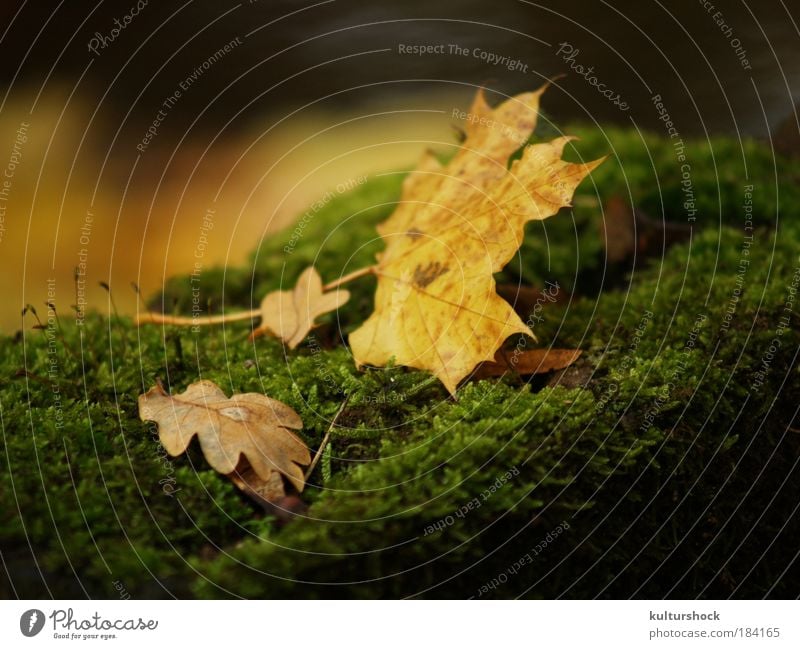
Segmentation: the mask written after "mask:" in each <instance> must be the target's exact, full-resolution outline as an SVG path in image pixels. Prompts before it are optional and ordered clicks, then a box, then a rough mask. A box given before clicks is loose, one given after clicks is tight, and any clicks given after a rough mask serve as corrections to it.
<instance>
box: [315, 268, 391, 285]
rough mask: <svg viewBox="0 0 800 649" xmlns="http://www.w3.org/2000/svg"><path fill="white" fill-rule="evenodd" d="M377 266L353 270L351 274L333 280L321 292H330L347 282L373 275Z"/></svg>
mask: <svg viewBox="0 0 800 649" xmlns="http://www.w3.org/2000/svg"><path fill="white" fill-rule="evenodd" d="M376 268H377V266H366V267H364V268H359V269H358V270H354V271H353V272H352V273H348V274H347V275H342V276H341V277H340V278H339V279H337V280H334V281H332V282H330V283H328V284H325V286H323V287H322V290H323V291H330V290H332V289H334V288H338V287H339V286H341V285H342V284H347V283H348V282H352V281H353V280H354V279H358V278H359V277H364V275H374V274H375V269H376Z"/></svg>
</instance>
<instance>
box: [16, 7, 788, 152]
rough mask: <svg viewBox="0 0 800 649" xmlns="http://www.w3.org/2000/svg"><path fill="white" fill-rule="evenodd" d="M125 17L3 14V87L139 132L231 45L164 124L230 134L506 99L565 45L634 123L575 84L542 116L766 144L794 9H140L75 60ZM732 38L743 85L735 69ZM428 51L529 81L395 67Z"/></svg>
mask: <svg viewBox="0 0 800 649" xmlns="http://www.w3.org/2000/svg"><path fill="white" fill-rule="evenodd" d="M23 5H24V6H23ZM135 6H136V3H135V2H133V1H132V0H124V1H119V2H100V3H91V2H61V3H59V4H58V5H56V4H55V3H52V2H42V1H40V2H33V3H30V2H27V3H22V2H15V1H13V0H9V1H7V2H5V3H3V6H2V9H0V11H2V13H3V16H2V20H3V23H4V28H5V30H6V33H5V36H4V38H3V43H2V51H3V58H4V65H3V66H2V70H0V75H2V81H3V83H4V85H5V86H6V87H9V86H11V85H12V84H13V87H14V88H15V89H18V88H19V86H20V84H25V85H29V86H30V87H31V88H32V89H35V90H38V89H39V88H40V87H41V86H42V85H43V84H48V83H52V82H53V81H54V80H58V81H61V82H63V83H64V84H65V85H66V86H68V87H69V88H70V90H72V89H75V90H76V92H78V93H80V94H81V95H82V96H83V97H85V98H86V100H87V101H88V102H89V103H91V104H92V105H94V106H98V107H99V110H98V116H99V117H102V118H108V119H106V120H101V121H105V123H107V124H108V125H110V126H111V127H113V129H114V131H116V128H117V127H118V126H120V122H121V119H120V118H121V116H122V115H125V114H126V113H127V112H128V111H129V110H131V115H130V117H129V118H128V119H127V120H126V123H125V126H126V127H127V128H131V129H135V128H141V125H142V124H147V123H148V122H149V121H150V119H151V117H152V112H153V110H154V109H155V108H156V107H157V106H159V105H160V104H161V101H162V100H163V98H164V97H165V96H166V95H168V94H169V93H171V92H172V90H173V89H174V88H175V86H176V84H178V83H179V82H180V81H181V80H183V79H184V78H185V77H186V75H187V74H188V73H190V72H191V71H192V70H193V69H194V68H195V66H197V65H198V64H199V63H201V62H202V61H203V60H205V58H206V57H207V56H209V55H211V54H213V52H214V51H216V50H217V49H218V48H219V47H221V46H222V45H223V44H225V43H227V42H229V41H231V40H233V39H235V38H236V37H239V38H240V39H241V40H242V44H241V46H238V47H237V48H236V52H235V55H234V56H227V57H225V59H224V63H223V64H222V65H219V66H216V67H215V69H214V70H213V74H210V75H206V76H207V78H204V79H203V83H198V84H196V87H193V88H192V91H191V93H192V98H191V101H183V102H180V105H178V106H176V108H175V113H176V114H179V115H180V116H181V117H182V118H183V119H187V120H194V119H195V118H197V117H198V115H199V114H200V113H201V112H204V115H203V117H200V119H199V120H198V123H197V126H196V128H199V129H202V128H211V127H212V125H214V126H216V125H218V124H219V123H220V122H221V120H228V119H231V118H234V116H235V119H234V122H233V124H232V126H234V127H245V126H246V125H247V124H248V122H249V121H258V120H260V119H261V118H262V117H263V115H264V114H265V113H274V112H275V110H276V109H278V110H280V111H281V112H288V111H290V110H293V109H296V108H299V107H301V106H303V105H304V104H306V103H308V102H320V104H321V105H322V106H333V107H335V108H337V109H340V108H342V107H344V106H358V105H359V104H361V103H363V102H365V101H367V100H370V99H374V98H376V97H387V96H392V97H397V98H403V97H406V96H407V95H409V94H418V95H427V94H428V93H431V92H436V91H437V90H439V91H441V90H443V89H446V90H453V91H458V92H462V93H463V94H464V95H465V96H467V95H469V94H470V91H469V89H468V88H461V87H460V86H461V85H462V84H465V85H467V86H471V85H474V84H485V85H487V86H489V87H491V88H495V89H497V90H499V91H501V92H504V93H509V94H511V93H515V92H519V91H521V90H524V89H528V88H530V87H531V85H532V84H535V83H536V82H537V81H538V79H537V77H538V78H541V77H549V76H554V75H557V74H561V73H565V72H567V71H568V66H567V64H566V63H564V62H563V61H562V60H561V57H560V56H558V55H556V50H557V49H558V44H559V43H561V42H564V41H567V42H569V43H570V44H571V45H573V46H574V47H575V48H577V49H579V50H580V53H579V55H578V56H577V57H576V61H577V62H579V63H582V64H585V65H587V66H588V65H592V66H594V69H595V73H596V75H597V76H598V78H599V79H600V80H602V81H604V82H606V83H607V85H608V86H609V87H611V88H613V89H615V90H617V91H618V92H619V94H620V95H621V96H622V97H623V98H625V100H626V101H627V102H628V103H629V104H630V106H631V110H630V111H629V112H628V113H624V112H622V111H620V110H619V109H617V108H615V107H614V106H613V105H610V102H606V101H602V100H600V101H598V97H597V92H596V90H595V89H594V88H592V87H590V86H589V84H588V83H586V82H583V81H582V80H579V79H573V80H572V83H569V84H567V85H568V90H569V94H570V95H571V96H567V95H566V94H560V95H559V96H558V97H555V98H553V100H552V102H551V108H552V110H553V111H554V112H556V111H557V112H558V113H559V115H562V116H564V115H566V116H572V117H576V118H592V119H598V120H601V121H609V120H611V121H620V120H622V121H625V120H627V119H635V121H636V122H637V123H638V124H639V125H640V126H641V127H654V126H655V125H656V118H655V114H654V111H653V110H651V109H650V103H649V98H650V97H651V96H652V94H653V93H656V92H657V93H660V94H661V95H663V97H664V98H665V100H666V101H667V103H668V104H669V105H670V107H671V114H672V115H673V116H674V117H677V118H679V119H680V127H681V130H682V132H686V133H703V132H705V131H709V132H720V131H722V132H733V131H735V130H738V131H739V132H741V133H744V134H756V135H764V134H766V133H767V126H768V125H774V124H776V123H777V122H779V121H780V120H781V119H782V118H783V117H785V116H786V115H787V113H788V112H789V111H790V110H791V108H792V105H793V98H794V97H795V96H796V88H797V84H798V76H799V75H800V57H798V56H797V55H796V53H797V51H798V27H797V22H796V18H795V16H794V15H793V13H794V12H795V10H796V9H797V6H796V3H793V2H790V3H785V2H782V1H780V0H776V1H772V0H768V1H767V2H741V1H722V0H719V1H718V2H716V3H711V2H705V3H704V2H703V1H702V0H677V1H673V2H669V3H661V2H658V1H644V2H641V1H640V2H633V1H631V2H603V1H602V0H600V1H597V2H570V3H565V2H527V1H518V0H495V1H493V2H485V1H481V0H462V1H458V2H430V1H422V0H406V1H404V2H375V3H365V2H357V1H351V0H330V1H328V2H313V1H310V2H309V1H297V0H269V1H267V0H257V1H254V2H246V1H245V2H242V3H232V2H230V3H229V2H219V1H216V2H211V1H210V0H205V1H203V0H196V1H194V2H185V3H180V2H162V3H157V2H154V1H152V0H151V2H149V3H148V4H147V5H146V6H145V7H144V8H143V9H141V11H139V13H138V15H135V16H132V17H131V18H132V19H131V22H130V23H129V24H128V25H127V26H126V27H125V28H124V29H123V30H121V32H120V34H119V36H117V38H116V39H115V40H113V42H111V43H109V44H107V46H106V47H105V48H104V49H98V54H93V53H91V52H89V51H88V50H87V44H88V43H89V41H90V40H91V39H92V37H93V36H94V34H95V32H97V33H99V34H101V35H103V36H109V35H110V34H111V30H112V29H113V28H114V27H115V23H114V20H115V19H118V20H120V21H123V19H124V16H126V15H127V14H129V13H130V10H131V9H133V8H134V7H135ZM719 20H722V21H723V24H718V21H719ZM728 27H729V28H730V30H732V33H731V34H730V35H726V32H727V31H728ZM734 39H738V40H739V41H740V43H741V45H740V46H739V47H741V48H742V50H744V51H745V52H746V53H747V56H746V58H747V60H748V61H749V63H750V66H751V67H752V70H747V69H744V68H743V65H742V63H741V61H740V58H739V57H738V56H737V54H736V52H735V47H734V45H735V44H736V43H733V42H732V41H733V40H734ZM435 43H442V44H447V45H449V44H457V45H459V46H462V47H466V48H468V49H470V50H472V49H473V48H476V47H478V48H481V49H483V50H484V51H488V52H493V53H497V54H499V55H501V56H502V55H505V56H509V57H511V58H513V59H518V60H520V61H522V62H523V63H525V64H527V65H528V73H527V74H524V73H521V72H520V71H509V70H507V69H505V68H504V67H502V66H499V65H491V64H488V63H487V62H486V61H484V60H481V59H480V58H478V57H475V56H472V55H470V56H458V55H451V54H432V55H425V56H413V55H404V54H399V53H398V44H435ZM740 51H741V50H740ZM452 86H455V87H452ZM600 99H602V98H600ZM400 100H401V101H402V99H400ZM762 104H763V114H762V110H761V105H762ZM174 132H175V133H174V134H175V135H176V136H177V135H178V133H179V130H178V129H174Z"/></svg>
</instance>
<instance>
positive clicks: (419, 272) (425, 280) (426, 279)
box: [412, 261, 447, 288]
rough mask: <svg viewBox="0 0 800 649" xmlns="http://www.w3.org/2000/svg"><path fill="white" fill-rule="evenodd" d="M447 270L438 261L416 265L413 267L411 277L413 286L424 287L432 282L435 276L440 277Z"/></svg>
mask: <svg viewBox="0 0 800 649" xmlns="http://www.w3.org/2000/svg"><path fill="white" fill-rule="evenodd" d="M446 272H447V266H445V265H444V264H442V263H441V262H438V261H432V262H430V263H429V264H427V265H426V266H424V267H423V266H417V267H416V268H415V269H414V277H413V279H412V281H413V283H414V285H415V286H418V287H419V288H425V287H426V286H428V285H430V284H431V283H433V282H434V281H435V280H436V278H438V277H441V276H442V275H444V274H445V273H446Z"/></svg>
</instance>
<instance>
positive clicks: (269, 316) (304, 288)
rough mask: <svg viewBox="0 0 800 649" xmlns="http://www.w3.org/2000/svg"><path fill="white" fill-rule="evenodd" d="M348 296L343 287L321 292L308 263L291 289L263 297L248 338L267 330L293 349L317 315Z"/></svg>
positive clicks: (314, 273) (320, 287)
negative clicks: (258, 318)
mask: <svg viewBox="0 0 800 649" xmlns="http://www.w3.org/2000/svg"><path fill="white" fill-rule="evenodd" d="M349 299H350V293H349V292H348V291H345V290H342V289H337V290H335V291H331V292H329V293H324V292H323V289H322V280H321V279H320V276H319V273H318V272H317V270H316V269H315V268H314V267H313V266H309V267H308V268H306V270H304V271H303V273H302V275H300V278H299V279H298V280H297V284H296V286H295V287H294V289H293V290H291V291H273V292H272V293H268V294H267V295H266V297H264V299H263V300H262V301H261V307H260V309H261V324H260V325H259V326H258V327H257V328H256V329H254V330H253V333H252V335H251V338H257V337H258V336H261V335H263V334H265V333H268V334H270V335H273V336H275V337H277V338H280V339H281V340H283V341H284V342H285V343H286V344H287V345H288V346H289V349H294V348H295V347H297V346H298V345H299V344H300V343H301V342H303V339H304V338H305V337H306V336H307V335H308V332H309V331H311V329H313V328H314V326H315V322H314V320H315V319H316V318H317V316H320V315H323V314H325V313H329V312H331V311H335V310H336V309H338V308H339V307H340V306H342V305H343V304H344V303H345V302H347V300H349Z"/></svg>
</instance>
